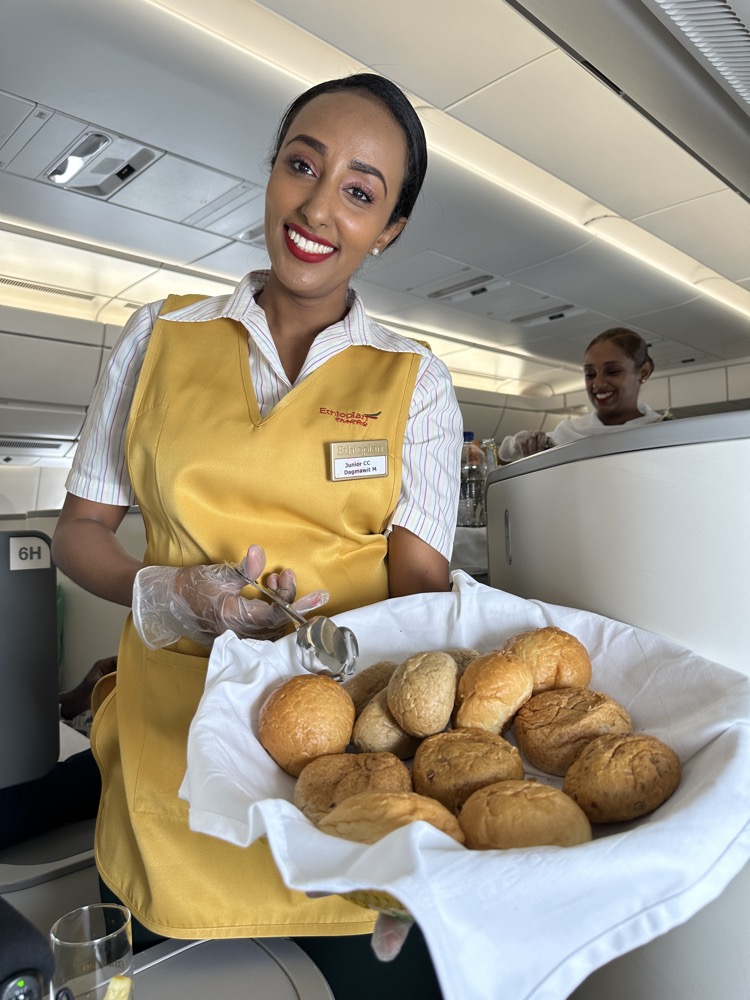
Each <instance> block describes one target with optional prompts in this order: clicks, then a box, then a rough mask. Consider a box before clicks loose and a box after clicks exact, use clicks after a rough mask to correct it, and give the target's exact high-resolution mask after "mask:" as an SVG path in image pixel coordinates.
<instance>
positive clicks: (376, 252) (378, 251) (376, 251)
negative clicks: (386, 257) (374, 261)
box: [370, 247, 380, 257]
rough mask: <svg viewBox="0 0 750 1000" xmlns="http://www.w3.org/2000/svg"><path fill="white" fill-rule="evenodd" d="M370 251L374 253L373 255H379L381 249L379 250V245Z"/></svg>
mask: <svg viewBox="0 0 750 1000" xmlns="http://www.w3.org/2000/svg"><path fill="white" fill-rule="evenodd" d="M370 253H371V254H372V255H373V257H377V256H378V254H379V253H380V250H378V248H377V247H373V248H372V250H371V251H370Z"/></svg>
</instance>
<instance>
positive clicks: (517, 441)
mask: <svg viewBox="0 0 750 1000" xmlns="http://www.w3.org/2000/svg"><path fill="white" fill-rule="evenodd" d="M653 370H654V362H653V361H652V360H651V358H650V356H649V353H648V344H647V343H646V341H645V340H644V339H643V337H641V335H640V334H638V333H636V332H635V331H634V330H628V329H627V328H626V327H621V326H618V327H613V328H612V329H611V330H605V331H604V332H603V333H600V334H599V335H598V336H596V337H594V339H593V340H592V341H591V343H590V344H589V345H588V347H587V348H586V351H585V353H584V355H583V376H584V380H585V382H586V392H587V393H588V397H589V399H590V400H591V403H592V406H593V407H594V412H593V413H587V414H586V415H585V416H582V417H568V418H567V419H566V420H563V421H562V422H561V423H559V424H558V425H557V427H555V429H554V430H553V431H552V433H551V434H545V433H544V431H519V432H518V433H517V434H514V435H509V436H508V437H506V438H504V439H503V440H502V442H501V443H500V447H499V448H498V459H499V461H500V464H501V465H508V464H509V463H510V462H514V461H516V459H518V458H525V457H526V456H527V455H533V454H535V453H536V452H538V451H545V450H546V449H547V448H553V447H554V446H555V445H559V444H569V443H570V442H571V441H577V440H578V439H579V438H583V437H590V436H591V435H594V434H603V433H606V432H607V431H616V430H624V429H626V428H628V429H629V428H632V427H640V426H641V425H642V424H654V423H658V422H659V421H660V420H668V419H670V417H671V415H670V413H669V411H665V412H663V413H659V412H657V411H656V410H652V409H651V407H650V406H647V405H646V404H645V403H640V402H639V401H638V394H639V392H640V388H641V386H642V385H643V383H644V382H645V381H646V379H647V378H648V377H649V376H650V375H651V373H652V372H653Z"/></svg>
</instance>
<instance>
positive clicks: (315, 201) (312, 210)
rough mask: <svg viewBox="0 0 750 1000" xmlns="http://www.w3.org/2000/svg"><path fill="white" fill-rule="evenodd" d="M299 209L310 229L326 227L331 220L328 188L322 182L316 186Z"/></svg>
mask: <svg viewBox="0 0 750 1000" xmlns="http://www.w3.org/2000/svg"><path fill="white" fill-rule="evenodd" d="M301 208H302V214H303V215H304V217H305V219H306V220H307V222H308V223H309V225H310V227H311V228H314V227H316V226H326V225H328V223H329V222H330V218H331V191H330V188H329V187H328V186H327V185H326V184H325V183H323V182H320V183H318V184H316V185H315V187H314V188H313V190H312V191H310V193H309V196H308V198H307V200H306V201H305V203H304V205H302V206H301Z"/></svg>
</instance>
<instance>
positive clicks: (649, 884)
mask: <svg viewBox="0 0 750 1000" xmlns="http://www.w3.org/2000/svg"><path fill="white" fill-rule="evenodd" d="M336 620H337V621H338V622H339V623H341V624H346V625H348V626H349V627H350V628H352V629H353V630H354V632H355V633H356V635H357V636H358V638H359V642H360V649H361V656H360V664H359V665H360V666H366V665H367V664H369V663H372V662H374V661H376V660H378V659H382V658H385V657H388V658H391V659H399V658H405V657H406V656H408V655H410V654H411V653H414V652H417V651H420V650H427V649H441V648H447V647H454V646H474V647H476V648H478V649H480V650H485V649H491V648H494V647H497V646H499V645H501V644H502V642H503V640H504V639H505V638H506V637H507V636H509V635H512V634H514V633H515V632H518V631H521V630H524V629H528V628H536V627H540V626H544V625H549V624H553V625H557V626H559V627H560V628H563V629H565V630H566V631H569V632H571V633H573V634H574V635H576V636H578V638H579V639H580V640H581V641H582V642H583V643H584V644H585V645H586V647H587V648H588V650H589V651H590V653H591V656H592V661H593V681H592V687H594V688H596V689H599V690H603V691H606V692H607V693H608V694H610V695H612V696H613V697H615V698H617V699H618V700H619V701H620V702H621V703H622V704H623V705H624V706H625V707H626V708H627V709H628V711H629V712H630V713H631V715H632V717H633V719H634V723H635V727H636V729H637V730H642V731H645V732H649V733H652V734H653V735H655V736H658V737H659V738H660V739H662V740H664V741H665V742H666V743H668V744H669V745H670V746H671V747H673V749H674V750H675V751H676V752H677V754H678V755H679V757H680V759H681V761H682V764H683V775H682V782H681V784H680V787H679V788H678V790H677V791H676V792H675V794H674V795H673V796H672V798H671V799H669V800H668V802H666V803H665V804H664V805H663V806H662V807H661V808H660V809H658V810H657V811H656V812H655V813H652V814H651V815H650V816H648V817H644V818H642V819H641V820H639V821H636V822H633V823H630V824H622V825H619V826H617V827H610V828H607V827H600V828H599V829H598V830H597V831H596V832H597V838H596V839H595V840H594V841H593V842H591V843H589V844H583V845H580V846H578V847H573V848H567V849H564V848H556V847H544V848H527V849H523V850H511V851H469V850H467V849H466V848H464V847H462V846H460V845H459V844H457V843H456V842H455V841H453V840H451V839H450V838H449V837H447V836H446V835H444V834H442V833H440V832H439V831H437V830H436V829H434V828H433V827H431V826H428V825H427V824H424V823H413V824H410V825H409V826H407V827H404V828H402V829H400V830H396V831H394V832H393V833H392V834H390V835H389V836H388V837H386V838H384V839H383V840H381V841H380V842H379V843H376V844H373V845H364V844H356V843H352V842H349V841H345V840H341V839H338V838H335V837H330V836H328V835H326V834H323V833H321V832H320V831H318V830H316V829H315V828H314V827H313V825H312V824H311V823H310V822H309V821H308V820H307V819H306V818H305V817H304V816H303V815H302V814H301V813H300V812H299V811H298V810H297V809H296V808H295V807H294V806H293V805H292V804H291V796H292V789H293V785H294V779H292V778H291V777H289V776H288V775H286V774H284V773H282V772H281V771H280V769H279V768H278V767H276V765H275V764H274V763H273V761H271V759H270V757H268V755H267V754H266V753H265V751H264V750H263V749H262V748H261V747H260V745H259V743H258V742H257V739H256V736H255V731H256V724H257V716H258V710H259V707H260V704H261V703H262V701H263V700H264V698H265V697H266V695H267V694H268V692H269V691H270V690H271V689H272V688H273V687H274V686H276V685H277V684H278V683H279V682H280V681H281V680H282V679H284V678H286V677H288V676H289V675H291V674H295V673H302V672H303V671H302V668H300V667H299V666H298V665H297V663H296V659H295V656H294V638H293V637H287V638H285V639H282V640H280V641H279V642H277V643H270V642H254V641H251V640H245V641H241V640H238V639H237V638H236V637H235V636H233V635H232V634H230V633H227V634H225V635H224V636H222V637H221V638H220V639H218V640H217V641H216V643H215V645H214V649H213V652H212V655H211V658H210V661H209V670H208V678H207V682H206V690H205V694H204V697H203V699H202V701H201V704H200V706H199V709H198V712H197V714H196V717H195V720H194V722H193V726H192V728H191V732H190V738H189V744H188V769H187V774H186V776H185V781H184V783H183V788H182V791H181V794H182V795H183V797H184V798H186V799H187V800H188V801H189V803H190V823H191V826H192V827H193V829H195V830H198V831H201V832H203V833H208V834H211V835H213V836H216V837H219V838H222V839H225V840H228V841H230V842H231V843H234V844H239V845H247V844H249V843H251V842H252V841H253V840H255V839H256V838H258V837H260V836H262V835H267V837H268V840H269V843H270V845H271V849H272V851H273V854H274V857H275V859H276V862H277V864H278V866H279V869H280V871H281V873H282V876H283V878H284V880H285V881H286V883H287V884H288V885H289V886H291V887H293V888H295V889H300V890H304V891H308V892H345V891H347V890H350V889H356V888H380V889H385V890H389V891H390V892H392V893H393V894H394V895H395V896H396V897H397V898H399V899H400V900H401V901H402V902H403V903H404V904H405V905H406V906H407V907H408V908H409V910H410V912H411V913H413V914H414V916H415V918H416V920H417V921H418V922H419V924H420V926H421V928H422V931H423V933H424V935H425V937H426V940H427V943H428V946H429V948H430V952H431V955H432V958H433V961H434V964H435V968H436V971H437V974H438V977H439V980H440V984H441V987H442V990H443V993H444V995H445V998H446V1000H484V998H488V1000H489V998H493V1000H495V998H496V1000H521V998H523V1000H562V998H564V997H567V996H568V995H569V994H570V992H571V991H572V990H573V989H574V988H575V986H576V985H577V984H578V983H580V982H581V981H582V980H583V979H585V978H586V976H587V975H588V974H589V973H590V972H591V971H592V970H594V969H595V968H597V967H599V966H600V965H603V964H605V963H606V962H608V961H609V960H610V959H612V958H614V957H615V956H617V955H620V954H623V953H624V952H626V951H629V950H630V949H632V948H635V947H636V946H638V945H641V944H644V943H645V942H647V941H649V940H651V939H652V938H654V937H656V936H657V935H659V934H662V933H664V932H665V931H667V930H669V929H670V928H671V927H674V926H676V925H677V924H679V923H682V922H683V921H685V920H687V919H688V918H689V917H690V916H692V915H693V914H694V913H695V912H696V911H697V910H699V909H700V908H701V907H702V906H704V905H706V904H707V903H708V902H710V901H711V900H712V899H714V898H715V897H716V896H718V895H719V894H720V892H721V891H722V889H723V888H724V887H725V886H726V885H727V884H728V882H729V881H730V880H731V879H732V878H733V877H734V876H735V875H736V874H737V873H738V872H739V871H740V869H741V868H742V867H743V866H744V865H745V863H746V861H747V860H748V857H750V781H748V774H749V773H750V678H747V677H745V676H744V675H741V674H739V673H736V672H735V671H732V670H729V669H728V668H726V667H722V666H718V665H716V664H713V663H711V662H709V661H707V660H704V659H702V658H700V657H698V656H697V655H695V654H693V653H691V652H689V651H687V650H685V649H683V648H681V647H680V646H677V645H676V644H674V643H673V642H671V641H668V640H666V639H663V638H661V637H659V636H656V635H654V634H652V633H648V632H643V631H640V630H637V629H634V628H632V627H630V626H628V625H624V624H621V623H618V622H615V621H612V620H610V619H605V618H601V617H599V616H597V615H593V614H590V613H588V612H582V611H576V610H572V609H569V608H562V607H557V606H554V605H547V604H542V603H540V602H536V601H526V600H522V599H521V598H517V597H514V596H512V595H509V594H505V593H503V592H501V591H497V590H493V589H492V588H490V587H485V586H483V585H481V584H479V583H477V582H476V581H474V580H472V579H471V578H469V577H467V576H466V575H465V574H463V573H456V574H454V589H453V592H452V593H451V594H433V595H422V596H419V597H408V598H399V599H393V600H389V601H385V602H383V603H381V604H378V605H374V606H371V607H368V608H363V609H360V610H358V611H353V612H350V613H347V614H344V615H340V616H338V617H337V619H336ZM748 945H749V946H750V941H749V942H748Z"/></svg>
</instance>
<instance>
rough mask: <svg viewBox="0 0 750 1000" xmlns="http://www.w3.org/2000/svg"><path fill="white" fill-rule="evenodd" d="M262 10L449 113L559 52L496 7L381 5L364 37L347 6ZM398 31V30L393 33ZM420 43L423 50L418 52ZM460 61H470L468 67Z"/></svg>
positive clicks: (339, 1)
mask: <svg viewBox="0 0 750 1000" xmlns="http://www.w3.org/2000/svg"><path fill="white" fill-rule="evenodd" d="M264 6H266V7H269V8H270V9H271V10H274V11H276V12H277V13H279V14H282V15H283V16H284V17H287V18H289V19H290V20H291V21H293V22H294V23H295V24H299V25H301V26H302V27H303V28H305V29H306V30H307V31H309V32H311V33H312V34H314V35H317V36H319V37H321V38H325V39H326V40H327V41H328V42H329V43H330V44H332V45H334V46H336V47H337V48H339V49H341V50H342V51H343V52H347V53H349V54H350V55H352V56H354V57H355V58H356V59H358V60H359V61H360V62H361V63H363V64H364V65H366V66H371V67H373V68H374V69H375V70H376V71H377V72H379V73H383V74H384V75H385V76H387V77H389V78H390V79H392V80H395V81H396V82H398V83H399V84H400V85H401V86H402V87H405V88H406V89H407V90H410V91H411V92H412V93H413V94H414V95H416V96H417V97H418V98H420V97H421V98H422V99H423V100H426V101H429V102H430V103H431V104H433V105H434V106H435V107H438V108H444V107H446V106H447V105H449V104H452V103H453V102H454V101H456V100H458V99H459V98H461V97H464V96H466V94H470V93H473V92H474V91H477V90H479V89H481V88H482V87H484V86H486V85H487V84H488V83H491V82H492V81H493V80H497V79H499V78H500V77H503V76H506V75H507V74H510V73H513V72H515V71H516V70H517V69H518V68H519V67H520V66H523V65H525V64H526V63H529V62H532V61H533V60H534V59H538V58H539V56H541V55H543V54H544V53H545V52H549V51H551V49H552V48H553V47H554V46H553V45H552V43H550V41H549V39H547V38H545V37H544V36H543V35H542V34H541V33H540V32H539V31H537V30H536V29H535V28H533V27H532V26H531V25H529V24H528V23H527V22H526V21H524V19H523V18H522V17H520V16H519V15H518V14H517V13H516V12H515V11H514V10H512V9H511V8H509V7H506V6H505V4H503V3H498V2H497V0H472V2H471V5H470V7H469V8H467V9H463V8H461V7H460V6H457V5H456V3H455V0H431V2H430V4H429V7H425V6H423V5H422V4H419V3H404V2H403V0H380V2H379V3H378V8H377V17H368V18H367V30H366V31H362V30H356V28H355V24H354V19H353V18H352V11H351V4H350V3H349V2H348V0H326V3H325V4H310V3H309V2H306V0H266V2H265V4H264ZM395 25H397V26H398V28H397V30H394V26H395ZM415 40H418V44H415ZM458 53H470V54H471V57H470V58H468V59H461V58H457V54H458Z"/></svg>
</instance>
